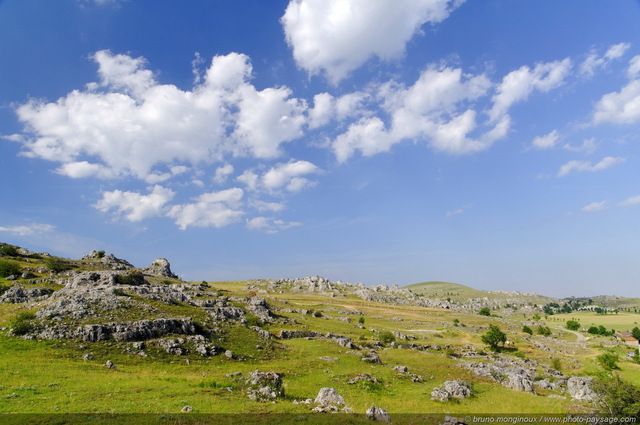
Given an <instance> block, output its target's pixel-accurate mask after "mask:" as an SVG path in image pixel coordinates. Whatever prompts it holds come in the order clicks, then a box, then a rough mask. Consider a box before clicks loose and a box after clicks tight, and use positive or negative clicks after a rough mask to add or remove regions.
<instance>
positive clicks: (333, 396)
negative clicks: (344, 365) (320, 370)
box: [314, 387, 345, 406]
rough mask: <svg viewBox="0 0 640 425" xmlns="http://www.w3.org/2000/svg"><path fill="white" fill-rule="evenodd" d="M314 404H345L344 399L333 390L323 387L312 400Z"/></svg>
mask: <svg viewBox="0 0 640 425" xmlns="http://www.w3.org/2000/svg"><path fill="white" fill-rule="evenodd" d="M314 401H315V403H317V404H320V405H322V406H326V405H336V404H345V402H344V398H342V396H341V395H340V394H338V392H337V391H336V390H335V388H329V387H324V388H321V389H320V391H319V392H318V396H317V397H316V399H315V400H314Z"/></svg>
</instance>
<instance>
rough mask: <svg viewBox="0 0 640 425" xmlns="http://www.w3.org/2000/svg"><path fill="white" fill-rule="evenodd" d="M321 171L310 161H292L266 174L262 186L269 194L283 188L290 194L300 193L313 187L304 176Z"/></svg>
mask: <svg viewBox="0 0 640 425" xmlns="http://www.w3.org/2000/svg"><path fill="white" fill-rule="evenodd" d="M319 171H320V170H319V168H318V167H316V166H315V165H314V164H312V163H310V162H308V161H295V162H294V161H291V162H289V163H287V164H279V165H277V166H276V167H273V168H271V169H270V170H269V171H267V172H266V173H264V175H263V176H262V185H263V186H264V188H265V189H266V190H267V191H269V192H273V191H277V190H280V189H283V188H284V189H286V190H287V191H289V192H298V191H300V190H302V189H304V188H305V187H308V186H310V185H313V182H311V181H310V180H308V179H307V178H305V177H302V176H305V175H307V174H315V173H318V172H319Z"/></svg>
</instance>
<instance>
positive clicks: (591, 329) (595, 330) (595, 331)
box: [587, 326, 600, 335]
mask: <svg viewBox="0 0 640 425" xmlns="http://www.w3.org/2000/svg"><path fill="white" fill-rule="evenodd" d="M587 332H589V333H590V334H592V335H600V330H599V329H598V327H597V326H591V327H589V329H587Z"/></svg>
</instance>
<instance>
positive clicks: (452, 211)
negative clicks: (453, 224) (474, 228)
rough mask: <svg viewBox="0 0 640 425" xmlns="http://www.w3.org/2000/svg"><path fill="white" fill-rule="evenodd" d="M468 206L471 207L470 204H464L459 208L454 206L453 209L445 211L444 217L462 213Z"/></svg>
mask: <svg viewBox="0 0 640 425" xmlns="http://www.w3.org/2000/svg"><path fill="white" fill-rule="evenodd" d="M469 208H471V205H470V204H467V205H464V206H462V207H460V208H456V209H455V210H451V211H447V212H446V213H445V217H446V218H451V217H453V216H456V215H460V214H463V213H464V212H465V211H466V210H468V209H469Z"/></svg>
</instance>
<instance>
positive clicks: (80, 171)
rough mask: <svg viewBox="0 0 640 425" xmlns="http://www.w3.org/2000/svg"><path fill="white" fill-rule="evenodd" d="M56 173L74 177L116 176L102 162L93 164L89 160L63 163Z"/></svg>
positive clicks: (105, 177) (104, 177) (103, 177)
mask: <svg viewBox="0 0 640 425" xmlns="http://www.w3.org/2000/svg"><path fill="white" fill-rule="evenodd" d="M56 173H58V174H62V175H64V176H67V177H71V178H74V179H79V178H85V177H97V178H100V179H110V178H114V177H116V176H115V174H114V173H113V172H112V171H111V170H110V169H108V168H106V167H104V166H102V165H100V164H92V163H89V162H87V161H78V162H67V163H66V164H62V165H61V166H60V167H58V169H56Z"/></svg>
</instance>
